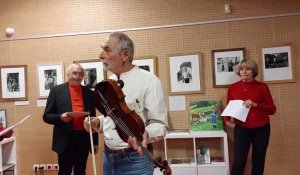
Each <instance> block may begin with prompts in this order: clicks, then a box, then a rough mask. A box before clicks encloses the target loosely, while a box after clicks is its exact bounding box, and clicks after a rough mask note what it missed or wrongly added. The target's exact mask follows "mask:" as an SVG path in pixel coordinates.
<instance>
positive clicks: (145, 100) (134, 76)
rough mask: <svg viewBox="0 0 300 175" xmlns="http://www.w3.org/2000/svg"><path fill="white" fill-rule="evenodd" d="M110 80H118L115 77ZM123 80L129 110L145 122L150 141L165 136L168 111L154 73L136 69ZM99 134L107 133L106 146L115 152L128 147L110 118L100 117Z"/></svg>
mask: <svg viewBox="0 0 300 175" xmlns="http://www.w3.org/2000/svg"><path fill="white" fill-rule="evenodd" d="M110 79H114V80H117V77H116V76H115V75H112V76H111V77H110ZM120 80H122V81H123V82H124V87H123V88H122V91H123V93H124V95H125V102H126V104H127V106H128V108H129V109H131V110H134V111H135V112H136V113H137V114H138V115H139V116H140V117H141V119H142V120H143V121H144V123H145V129H146V131H147V132H148V134H149V140H156V138H157V137H160V136H164V135H165V132H166V129H167V127H168V121H167V109H166V105H165V101H164V94H163V89H162V85H161V81H160V80H159V79H158V78H157V77H156V76H155V75H154V74H152V73H150V72H147V71H145V70H143V69H140V68H139V67H137V66H135V67H133V68H132V69H131V70H130V71H128V72H125V73H122V74H121V75H120ZM99 120H100V128H99V129H100V131H102V132H103V134H104V141H105V144H106V145H107V146H108V147H109V148H110V149H113V150H118V149H123V148H127V147H128V144H127V143H126V142H124V141H123V140H122V139H121V138H120V137H119V135H118V133H117V130H116V129H115V123H114V122H113V120H112V119H111V118H110V117H104V116H103V115H102V116H99Z"/></svg>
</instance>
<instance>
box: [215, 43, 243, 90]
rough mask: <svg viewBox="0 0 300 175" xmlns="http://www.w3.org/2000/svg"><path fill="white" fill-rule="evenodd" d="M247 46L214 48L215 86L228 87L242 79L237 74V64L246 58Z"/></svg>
mask: <svg viewBox="0 0 300 175" xmlns="http://www.w3.org/2000/svg"><path fill="white" fill-rule="evenodd" d="M244 52H245V48H234V49H218V50H212V51H211V54H212V69H213V70H212V71H213V87H214V88H217V87H228V86H229V85H230V84H232V83H234V82H236V81H238V80H240V77H239V76H238V75H236V74H235V70H236V68H237V65H238V64H239V63H240V62H241V61H242V60H243V59H244V54H245V53H244Z"/></svg>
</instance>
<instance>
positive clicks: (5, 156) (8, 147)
mask: <svg viewBox="0 0 300 175" xmlns="http://www.w3.org/2000/svg"><path fill="white" fill-rule="evenodd" d="M0 155H1V156H0V175H3V172H4V171H6V170H13V171H14V175H17V158H16V157H17V156H16V138H15V137H10V138H5V139H3V140H2V141H1V142H0Z"/></svg>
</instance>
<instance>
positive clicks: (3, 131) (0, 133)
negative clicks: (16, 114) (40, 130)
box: [0, 114, 31, 136]
mask: <svg viewBox="0 0 300 175" xmlns="http://www.w3.org/2000/svg"><path fill="white" fill-rule="evenodd" d="M30 116H31V114H30V115H27V116H26V117H24V118H23V119H22V120H20V121H19V122H18V123H16V124H14V125H12V126H10V127H7V128H5V129H4V130H2V131H1V132H0V136H2V135H3V134H5V133H7V132H8V131H10V130H12V129H13V128H15V127H16V126H18V125H19V124H21V123H23V122H24V121H25V120H27V119H28V118H29V117H30Z"/></svg>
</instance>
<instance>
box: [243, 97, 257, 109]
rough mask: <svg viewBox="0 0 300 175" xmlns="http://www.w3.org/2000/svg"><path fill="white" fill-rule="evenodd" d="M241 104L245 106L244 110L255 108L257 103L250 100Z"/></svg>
mask: <svg viewBox="0 0 300 175" xmlns="http://www.w3.org/2000/svg"><path fill="white" fill-rule="evenodd" d="M243 104H244V105H245V107H246V108H251V107H256V106H257V103H255V102H253V101H251V100H250V99H249V100H246V101H244V103H243Z"/></svg>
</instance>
